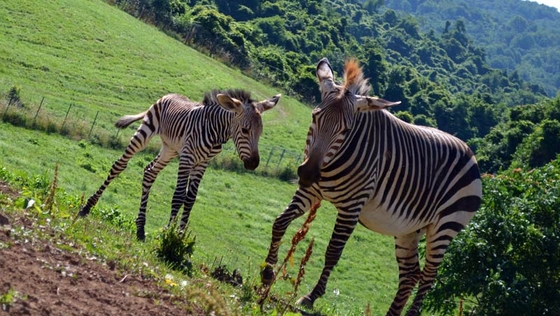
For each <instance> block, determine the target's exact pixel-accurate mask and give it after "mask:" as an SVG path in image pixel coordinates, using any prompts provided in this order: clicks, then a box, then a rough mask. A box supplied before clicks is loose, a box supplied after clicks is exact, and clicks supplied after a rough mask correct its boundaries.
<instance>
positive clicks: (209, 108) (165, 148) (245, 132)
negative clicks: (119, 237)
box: [79, 89, 280, 241]
mask: <svg viewBox="0 0 560 316" xmlns="http://www.w3.org/2000/svg"><path fill="white" fill-rule="evenodd" d="M279 99H280V94H278V95H276V96H274V97H272V98H270V99H268V100H264V101H261V102H256V101H254V100H253V99H251V95H250V93H249V92H247V91H244V90H240V89H236V90H225V91H218V90H213V91H211V92H209V93H206V94H205V96H204V100H203V101H202V103H199V102H194V101H191V100H189V99H188V98H187V97H185V96H182V95H178V94H168V95H165V96H163V97H162V98H160V99H159V100H158V101H157V102H156V103H154V104H153V105H152V106H151V107H150V108H149V109H148V110H146V111H144V112H142V113H139V114H136V115H126V116H123V117H122V118H121V119H119V120H118V121H117V123H116V124H115V125H116V126H117V127H118V128H125V127H127V126H129V125H130V124H132V123H133V122H135V121H138V120H141V119H142V120H143V121H142V124H140V127H138V129H137V131H136V133H135V134H134V136H132V138H131V139H130V142H129V144H128V146H127V148H126V150H125V151H124V153H123V155H122V156H121V157H120V158H119V159H118V160H116V161H115V162H114V163H113V166H112V167H111V171H110V172H109V175H108V176H107V179H106V180H105V182H103V184H102V185H101V187H99V189H98V190H97V192H95V193H94V194H93V195H92V196H90V197H89V199H88V201H87V203H86V205H85V206H84V207H83V208H82V209H81V210H80V212H79V215H80V216H86V215H88V214H89V212H90V210H91V208H92V207H93V206H95V204H97V201H98V200H99V198H100V197H101V194H103V191H105V189H106V188H107V186H108V185H109V184H110V183H111V181H112V180H113V179H114V178H115V177H117V176H118V175H119V174H120V173H121V172H122V171H123V170H124V169H125V168H126V166H127V164H128V161H129V160H130V159H131V158H132V156H134V154H136V153H137V152H138V151H140V150H142V149H144V148H145V147H146V145H147V144H148V142H149V141H150V139H151V138H152V137H153V136H154V135H159V136H160V138H161V140H162V146H161V150H160V152H159V154H158V155H157V156H156V158H155V159H154V160H153V161H152V162H150V163H149V164H148V165H147V166H146V168H145V169H144V178H143V180H142V198H141V202H140V210H139V212H138V217H137V219H136V229H137V230H136V237H137V238H138V239H139V240H142V241H143V240H145V233H144V226H145V224H146V207H147V204H148V196H149V194H150V188H151V187H152V184H153V183H154V181H155V179H156V177H157V175H158V173H159V172H160V171H161V170H162V169H163V168H165V166H166V165H167V164H168V163H169V162H170V161H171V160H172V159H173V158H175V157H176V156H177V155H179V171H178V176H177V186H176V188H175V193H174V194H173V200H172V202H171V216H170V219H169V222H171V221H172V220H174V219H175V217H176V216H177V214H178V212H179V209H180V208H181V206H182V205H184V209H183V216H182V217H181V224H180V227H181V229H184V228H185V226H186V224H187V222H188V220H189V215H190V211H191V209H192V207H193V205H194V202H195V200H196V195H197V192H198V186H199V184H200V181H201V179H202V176H203V175H204V172H205V171H206V167H207V166H208V162H209V160H210V159H211V158H212V157H214V156H215V155H217V154H218V153H220V151H221V150H222V144H224V143H225V142H227V141H228V140H229V139H230V138H233V142H234V144H235V146H236V148H237V153H238V155H239V158H240V159H241V160H242V161H243V164H244V166H245V168H246V169H249V170H254V169H255V168H257V166H258V165H259V149H258V141H259V137H260V135H261V133H262V129H263V127H262V118H261V114H262V113H263V112H265V111H267V110H270V109H272V108H273V107H274V106H275V105H276V104H277V103H278V100H279ZM187 186H188V188H187Z"/></svg>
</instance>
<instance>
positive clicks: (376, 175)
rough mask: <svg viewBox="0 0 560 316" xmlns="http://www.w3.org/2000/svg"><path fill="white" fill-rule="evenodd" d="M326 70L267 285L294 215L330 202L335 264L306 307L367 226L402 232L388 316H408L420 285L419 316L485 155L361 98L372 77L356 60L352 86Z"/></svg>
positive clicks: (322, 67) (330, 260)
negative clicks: (422, 245)
mask: <svg viewBox="0 0 560 316" xmlns="http://www.w3.org/2000/svg"><path fill="white" fill-rule="evenodd" d="M358 70H359V73H358V74H357V73H355V72H356V71H358ZM317 75H318V78H319V82H320V84H321V91H322V94H323V100H322V102H321V104H319V105H318V106H317V107H316V108H315V110H314V114H313V122H312V124H311V127H310V129H309V134H308V137H307V144H306V150H305V157H306V160H305V161H304V163H303V164H302V165H301V166H300V167H299V169H298V175H299V177H300V180H299V184H300V186H299V188H298V190H297V191H296V193H295V195H294V197H293V199H292V202H291V203H290V205H289V206H288V207H287V208H286V209H285V210H284V212H283V213H282V214H281V215H280V216H278V218H277V219H276V221H275V222H274V225H273V231H272V242H271V246H270V249H269V253H268V256H267V258H266V262H267V264H268V265H267V267H266V268H265V269H264V271H263V281H264V282H265V283H266V282H268V280H270V279H271V278H272V277H273V274H272V273H273V272H272V271H273V270H272V269H271V268H272V265H274V264H275V263H276V262H277V260H278V247H279V245H280V241H281V239H282V236H283V235H284V233H285V231H286V228H287V227H288V225H289V224H290V223H291V221H292V220H293V219H295V218H297V217H299V216H301V215H302V214H304V213H305V212H306V211H307V210H309V209H310V207H311V206H312V205H314V204H315V203H317V202H318V201H320V200H327V201H330V202H331V203H332V204H334V205H335V206H336V208H337V210H338V216H337V220H336V224H335V227H334V231H333V234H332V237H331V240H330V243H329V246H328V248H327V251H326V254H325V266H324V269H323V273H322V274H321V277H320V279H319V281H318V283H317V284H316V286H315V288H314V289H313V291H312V292H311V293H309V294H307V295H305V296H304V297H302V299H300V303H302V304H305V305H310V306H312V305H313V302H314V301H315V300H316V299H317V298H318V297H320V296H322V295H323V294H324V293H325V287H326V284H327V280H328V278H329V275H330V272H331V270H332V269H333V268H334V266H335V265H336V263H337V262H338V260H339V258H340V256H341V254H342V250H343V248H344V245H345V244H346V241H347V240H348V238H349V237H350V235H351V234H352V232H353V230H354V228H355V226H356V224H357V223H358V222H359V223H361V224H362V225H364V226H365V227H367V228H368V229H370V230H372V231H376V232H379V233H382V234H386V235H391V236H395V250H396V257H397V262H398V265H399V288H398V292H397V294H396V296H395V299H394V301H393V303H392V305H391V307H390V309H389V311H388V312H387V315H400V313H401V312H402V309H403V308H404V306H405V304H406V301H407V300H408V297H409V296H410V294H411V292H412V290H413V289H414V287H415V286H416V284H417V283H418V281H420V282H419V285H418V292H417V295H416V297H415V299H414V302H413V304H412V306H411V307H410V310H409V311H408V315H417V314H419V312H420V308H421V305H422V299H423V297H424V295H425V294H426V293H427V291H428V290H429V289H430V288H431V286H432V284H433V281H434V278H435V276H436V270H437V267H438V266H439V264H440V263H441V261H442V259H443V255H444V253H445V251H446V249H447V247H448V245H449V243H450V242H451V240H452V239H453V237H455V236H456V235H457V233H458V232H459V231H460V230H461V229H462V228H463V227H464V226H465V225H467V223H468V222H469V221H470V219H471V218H472V216H473V215H474V213H475V212H476V210H477V209H478V207H479V205H480V201H481V196H482V188H481V181H480V174H479V171H478V167H477V163H476V160H475V157H474V155H473V153H472V151H471V150H470V149H469V148H468V146H467V145H466V144H465V143H464V142H462V141H460V140H459V139H457V138H455V137H453V136H451V135H449V134H446V133H444V132H441V131H439V130H437V129H433V128H428V127H420V126H414V125H411V124H408V123H405V122H403V121H401V120H399V119H398V118H396V117H395V116H393V115H392V114H391V113H389V112H388V111H387V110H385V109H384V108H385V107H387V106H391V105H394V104H395V103H389V102H387V101H385V100H382V99H376V98H372V97H364V96H361V95H359V94H358V93H360V94H365V92H367V87H366V84H367V81H366V80H364V79H363V78H362V75H361V70H360V69H359V68H358V67H357V64H355V63H352V62H350V63H348V64H347V67H346V77H347V78H346V83H345V85H344V86H337V85H335V84H334V81H333V75H332V70H330V65H328V61H326V60H325V59H324V60H322V61H321V62H320V63H319V65H318V71H317ZM424 234H426V264H425V267H424V269H423V270H422V271H421V270H420V265H419V262H418V243H419V240H420V238H421V237H422V236H423V235H424ZM369 259H370V258H364V260H369Z"/></svg>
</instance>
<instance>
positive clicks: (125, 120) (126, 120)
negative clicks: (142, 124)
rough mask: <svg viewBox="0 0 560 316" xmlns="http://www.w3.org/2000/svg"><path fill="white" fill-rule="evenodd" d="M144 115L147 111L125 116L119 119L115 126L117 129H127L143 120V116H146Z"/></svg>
mask: <svg viewBox="0 0 560 316" xmlns="http://www.w3.org/2000/svg"><path fill="white" fill-rule="evenodd" d="M146 114H148V111H144V112H142V113H138V114H135V115H125V116H123V117H121V118H120V119H119V120H118V121H117V122H116V123H115V126H116V127H117V128H125V127H128V125H130V124H132V123H134V122H136V121H138V120H141V119H143V118H144V116H146Z"/></svg>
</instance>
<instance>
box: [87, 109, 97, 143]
mask: <svg viewBox="0 0 560 316" xmlns="http://www.w3.org/2000/svg"><path fill="white" fill-rule="evenodd" d="M98 115H99V111H97V114H95V118H94V119H93V124H91V129H90V130H89V134H88V136H87V137H88V139H89V138H90V137H91V131H93V127H94V126H95V122H97V116H98Z"/></svg>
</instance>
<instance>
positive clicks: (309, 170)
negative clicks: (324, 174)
mask: <svg viewBox="0 0 560 316" xmlns="http://www.w3.org/2000/svg"><path fill="white" fill-rule="evenodd" d="M297 173H298V177H299V181H298V184H299V185H300V186H302V187H304V188H307V187H310V186H311V185H313V183H315V182H318V181H319V179H320V178H321V167H316V166H309V164H308V163H303V164H302V165H300V166H299V167H298V170H297Z"/></svg>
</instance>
